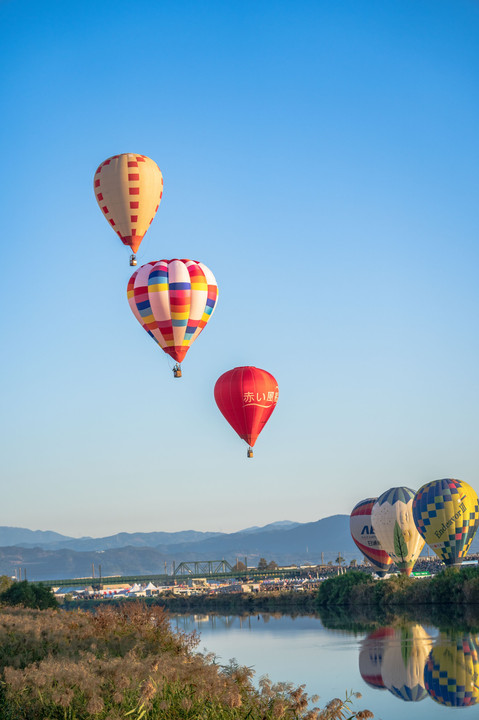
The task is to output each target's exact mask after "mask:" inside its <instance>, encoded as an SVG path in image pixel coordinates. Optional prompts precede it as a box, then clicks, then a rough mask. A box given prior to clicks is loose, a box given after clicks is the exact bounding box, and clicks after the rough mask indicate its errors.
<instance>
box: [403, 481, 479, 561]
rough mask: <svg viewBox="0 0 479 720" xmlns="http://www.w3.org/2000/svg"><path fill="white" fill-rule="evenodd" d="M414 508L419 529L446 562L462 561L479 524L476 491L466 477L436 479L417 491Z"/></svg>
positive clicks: (478, 505) (478, 502)
mask: <svg viewBox="0 0 479 720" xmlns="http://www.w3.org/2000/svg"><path fill="white" fill-rule="evenodd" d="M412 509H413V516H414V522H415V523H416V526H417V529H418V530H419V532H420V533H421V535H422V537H423V538H424V539H425V541H426V542H427V544H428V545H429V547H430V548H432V550H434V552H435V553H436V555H438V556H439V557H440V558H441V560H443V561H444V562H445V563H446V565H455V564H458V563H460V562H461V561H462V560H463V558H464V556H465V555H466V553H467V551H468V550H469V547H470V545H471V542H472V540H473V538H474V535H475V534H476V530H477V526H478V524H479V500H478V497H477V494H476V492H475V490H473V488H472V487H471V486H470V485H468V484H467V483H465V482H464V481H463V480H454V479H452V478H444V479H443V480H434V481H433V482H430V483H426V485H423V486H422V487H421V488H420V489H419V490H418V491H417V493H416V497H415V498H414V502H413V506H412Z"/></svg>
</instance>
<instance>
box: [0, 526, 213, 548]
mask: <svg viewBox="0 0 479 720" xmlns="http://www.w3.org/2000/svg"><path fill="white" fill-rule="evenodd" d="M217 535H222V533H218V532H197V531H195V530H182V531H180V532H173V533H168V532H150V533H142V532H137V533H117V534H116V535H110V536H108V537H103V538H92V537H81V538H73V537H68V536H67V535H60V534H59V533H56V532H50V531H48V530H47V531H43V530H27V529H25V528H14V527H0V547H9V546H12V545H15V546H18V547H30V548H34V547H39V548H43V549H45V550H46V549H49V550H61V549H63V548H68V549H70V550H78V551H89V550H91V551H96V550H110V549H113V548H121V547H128V546H130V545H131V546H133V547H156V546H157V545H162V546H166V545H170V544H175V543H180V542H195V541H196V540H205V539H207V538H210V537H216V536H217Z"/></svg>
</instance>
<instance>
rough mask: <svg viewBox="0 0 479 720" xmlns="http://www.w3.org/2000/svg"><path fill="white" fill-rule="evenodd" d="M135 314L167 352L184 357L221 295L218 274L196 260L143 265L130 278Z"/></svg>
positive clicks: (178, 359)
mask: <svg viewBox="0 0 479 720" xmlns="http://www.w3.org/2000/svg"><path fill="white" fill-rule="evenodd" d="M127 295H128V302H129V303H130V307H131V309H132V311H133V314H134V316H135V317H136V319H137V320H138V322H139V323H140V324H141V326H142V327H143V328H144V329H145V330H146V332H147V333H148V335H150V336H151V337H152V338H153V340H155V341H156V342H157V343H158V345H159V346H160V347H161V349H162V350H164V352H165V353H167V354H168V355H171V357H172V358H173V359H174V360H176V364H175V367H174V368H173V373H174V375H175V377H181V365H180V363H181V361H182V360H183V358H184V357H185V355H186V353H187V352H188V350H189V348H190V346H191V343H192V342H193V341H194V340H196V338H197V337H198V335H199V334H200V332H201V331H202V330H203V328H204V327H205V325H206V323H207V322H208V320H209V319H210V317H211V316H212V314H213V312H214V309H215V306H216V300H217V298H218V286H217V284H216V280H215V277H214V275H213V273H212V272H211V270H209V269H208V268H207V267H206V265H203V263H200V262H197V261H196V260H176V259H175V260H158V261H157V262H149V263H147V264H146V265H142V266H141V267H140V268H138V270H136V271H135V272H134V273H133V275H132V276H131V278H130V280H129V282H128V290H127Z"/></svg>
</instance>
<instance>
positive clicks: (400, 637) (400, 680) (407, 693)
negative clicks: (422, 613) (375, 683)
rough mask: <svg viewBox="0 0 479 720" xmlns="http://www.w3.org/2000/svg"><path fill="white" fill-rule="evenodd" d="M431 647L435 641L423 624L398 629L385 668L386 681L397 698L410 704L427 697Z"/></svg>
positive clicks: (384, 677)
mask: <svg viewBox="0 0 479 720" xmlns="http://www.w3.org/2000/svg"><path fill="white" fill-rule="evenodd" d="M431 647H432V638H431V636H430V635H428V633H427V632H426V631H425V630H424V628H423V627H422V626H421V625H409V626H406V627H401V628H396V629H395V632H394V637H393V638H391V640H390V642H389V643H388V644H387V647H386V652H385V655H384V661H383V666H382V676H383V682H384V684H385V686H386V687H387V689H388V690H389V691H390V692H391V693H392V694H393V695H395V696H396V697H398V698H400V699H401V700H406V701H408V702H419V701H420V700H424V698H425V697H427V692H426V687H425V685H424V665H425V664H426V659H427V656H428V654H429V651H430V650H431Z"/></svg>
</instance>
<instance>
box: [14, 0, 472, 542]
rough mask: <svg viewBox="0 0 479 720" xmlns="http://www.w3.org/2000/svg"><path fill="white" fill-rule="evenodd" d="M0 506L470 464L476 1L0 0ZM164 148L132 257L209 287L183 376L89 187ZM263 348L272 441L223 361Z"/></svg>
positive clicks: (48, 508) (223, 520)
mask: <svg viewBox="0 0 479 720" xmlns="http://www.w3.org/2000/svg"><path fill="white" fill-rule="evenodd" d="M0 19H1V22H2V26H3V27H6V28H8V33H6V34H4V37H3V40H2V46H1V48H0V56H1V57H0V60H1V62H0V65H1V67H2V71H1V76H0V84H1V88H0V89H1V93H0V96H1V100H0V103H1V106H2V107H1V112H2V126H3V133H2V137H3V138H4V143H3V148H2V161H3V172H2V176H1V180H0V183H1V197H2V200H3V220H4V222H3V232H2V236H1V241H2V248H3V253H2V258H3V282H2V289H1V293H2V308H3V311H2V313H1V332H2V338H3V343H2V346H3V353H2V370H3V372H2V375H1V380H0V382H1V395H2V400H3V402H2V410H1V415H0V433H1V434H0V437H1V443H2V452H1V456H0V457H1V460H0V463H1V466H0V470H1V475H2V478H3V482H2V490H3V502H2V513H1V514H0V524H2V525H15V526H22V527H30V528H32V529H51V530H57V531H58V532H63V533H66V534H71V535H105V534H110V533H114V532H118V531H138V530H149V531H151V530H167V531H174V530H181V529H188V528H193V529H197V530H222V531H226V532H229V531H234V530H238V529H240V528H243V527H247V526H250V525H254V524H256V525H263V524H266V523H268V522H272V521H275V520H282V519H291V520H296V521H300V522H308V521H312V520H317V519H318V518H320V517H325V516H327V515H331V514H335V513H349V512H350V511H351V509H352V507H353V506H354V505H355V504H356V502H357V501H358V500H360V499H362V498H364V497H369V496H376V495H379V494H380V493H382V492H383V491H384V490H386V489H388V488H389V487H391V486H393V485H407V486H409V487H412V488H413V489H417V488H418V487H419V486H421V485H422V484H423V483H425V482H428V481H430V480H434V479H436V478H439V477H459V478H461V479H463V480H465V481H466V482H469V483H470V484H471V485H472V486H473V487H475V488H476V490H478V489H479V472H478V471H479V465H478V450H477V448H478V441H477V434H478V428H479V382H478V371H477V366H478V360H477V359H478V355H479V342H478V332H477V329H478V315H479V289H478V282H477V276H478V267H479V246H478V239H479V203H478V198H479V174H478V167H479V139H478V138H479V136H478V133H477V128H478V126H479V93H478V82H479V45H478V43H477V38H478V37H479V3H477V2H472V0H454V1H453V0H449V1H445V0H391V1H390V2H387V3H385V2H384V0H377V1H376V2H374V1H373V0H363V1H361V2H357V0H330V1H327V0H316V1H315V2H298V3H294V4H293V3H287V2H263V3H257V2H229V3H220V2H177V3H166V2H153V1H151V2H150V1H148V0H140V1H139V2H137V3H134V4H133V3H126V2H118V1H116V2H109V1H106V2H102V3H93V2H88V1H87V2H84V3H81V4H80V3H68V4H65V3H60V2H50V1H48V0H46V1H45V2H43V3H35V2H19V1H18V0H10V1H7V2H3V3H1V4H0ZM121 152H138V153H142V154H145V155H148V156H149V157H151V158H153V159H154V160H155V161H156V162H157V163H158V165H159V167H160V168H161V170H162V172H163V176H164V196H163V200H162V203H161V205H160V209H159V211H158V213H157V216H156V218H155V220H154V222H153V224H152V226H151V228H150V230H149V231H148V234H147V236H146V237H145V240H144V241H143V243H142V246H141V249H140V252H139V255H138V257H139V261H140V263H144V262H148V261H150V260H159V259H161V258H171V257H190V258H193V259H195V260H201V261H202V262H204V263H205V264H206V265H207V266H208V267H210V268H211V270H212V271H213V272H214V274H215V276H216V279H217V281H218V285H219V290H220V297H219V301H218V305H217V310H216V312H215V315H214V316H213V318H212V320H211V322H210V323H209V325H208V327H207V328H206V329H205V331H204V332H203V334H202V335H201V337H200V338H199V339H198V341H197V342H196V343H195V345H194V346H193V347H192V348H191V350H190V351H189V353H188V355H187V358H186V360H185V362H184V364H183V369H184V374H183V378H182V379H181V380H174V379H173V377H172V375H171V372H170V370H169V364H168V360H167V358H166V355H164V354H163V353H162V352H161V351H160V350H159V348H157V346H156V345H155V343H154V342H153V341H152V340H151V339H150V338H148V337H147V335H146V333H145V332H144V331H143V330H142V328H141V327H140V326H139V324H138V323H137V321H136V320H135V318H134V317H133V315H132V313H131V311H130V309H129V307H128V303H127V300H126V285H127V281H128V278H129V276H130V267H129V266H128V253H127V251H126V249H125V248H124V247H123V246H122V245H121V243H120V241H119V240H118V239H117V238H116V236H115V234H114V233H113V232H112V230H111V228H109V227H108V225H107V223H106V222H105V219H104V218H103V216H102V214H101V212H100V210H99V208H98V206H97V204H96V201H95V197H94V194H93V190H92V181H93V174H94V172H95V169H96V167H97V166H98V165H99V163H100V162H102V161H103V160H104V159H106V158H107V157H109V156H110V155H113V154H117V153H121ZM238 365H256V366H258V367H262V368H264V369H266V370H268V371H269V372H271V373H273V375H274V376H275V377H276V379H277V380H278V384H279V390H280V397H279V402H278V406H277V408H276V410H275V412H274V413H273V415H272V417H271V419H270V421H269V423H268V425H267V427H266V429H265V430H264V432H263V434H262V435H261V437H260V439H259V440H258V442H257V445H256V448H255V457H254V459H253V460H247V458H246V445H245V444H244V443H243V442H242V441H241V440H240V439H239V438H238V437H237V436H236V435H235V433H234V432H233V430H232V429H231V428H230V427H229V425H227V423H226V422H225V420H224V419H223V417H222V416H221V414H220V413H219V411H218V410H217V408H216V405H215V402H214V398H213V387H214V383H215V381H216V379H217V378H218V377H219V375H221V374H222V373H223V372H225V371H226V370H229V369H230V368H232V367H235V366H238Z"/></svg>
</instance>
